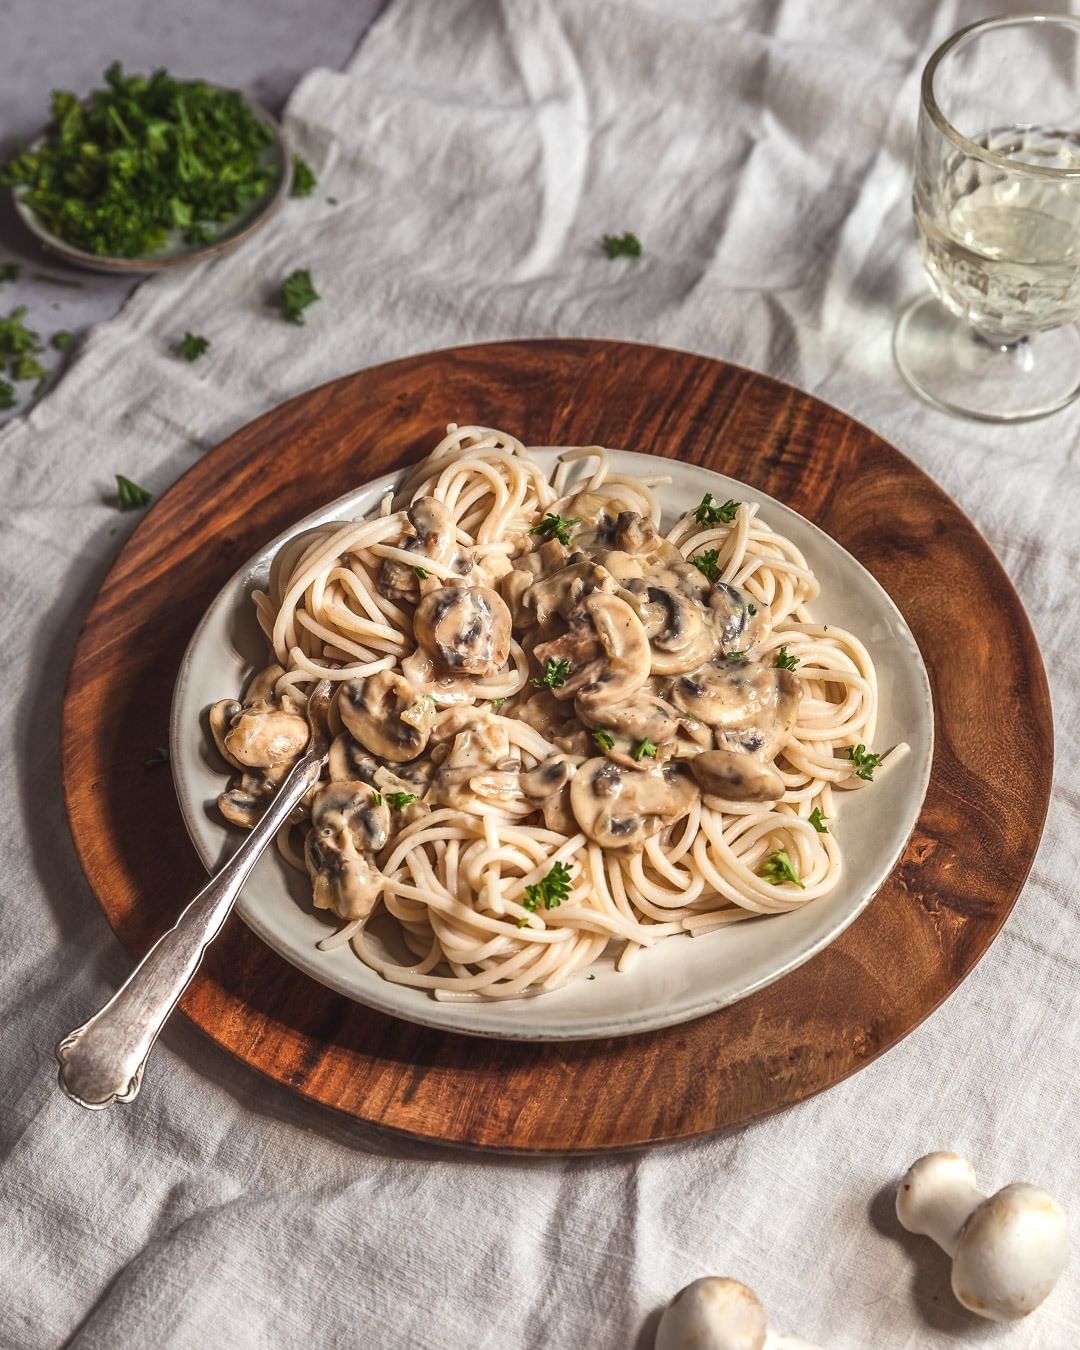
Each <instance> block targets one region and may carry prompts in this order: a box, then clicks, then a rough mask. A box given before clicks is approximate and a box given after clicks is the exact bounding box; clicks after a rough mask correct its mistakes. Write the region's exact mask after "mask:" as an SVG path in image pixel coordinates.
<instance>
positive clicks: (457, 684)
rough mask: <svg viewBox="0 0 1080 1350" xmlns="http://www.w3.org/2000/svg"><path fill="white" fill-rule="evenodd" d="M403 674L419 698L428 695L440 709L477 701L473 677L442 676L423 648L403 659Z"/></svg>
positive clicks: (418, 648)
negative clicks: (450, 705)
mask: <svg viewBox="0 0 1080 1350" xmlns="http://www.w3.org/2000/svg"><path fill="white" fill-rule="evenodd" d="M401 674H402V676H403V677H404V678H405V679H406V680H408V682H409V683H410V684H411V685H412V687H413V688H414V689H415V690H416V691H417V697H420V696H422V695H425V694H426V695H427V696H428V697H429V698H430V699H431V700H432V702H433V703H435V704H437V705H438V706H439V707H444V706H446V705H449V704H454V703H473V702H475V700H476V689H475V687H474V683H473V679H472V676H471V675H444V674H442V673H441V671H438V670H436V669H435V662H434V660H433V659H432V658H431V657H430V656H429V655H428V653H427V652H426V651H425V650H424V649H423V647H417V649H416V651H414V652H410V653H409V655H408V656H406V657H404V658H403V659H402V662H401Z"/></svg>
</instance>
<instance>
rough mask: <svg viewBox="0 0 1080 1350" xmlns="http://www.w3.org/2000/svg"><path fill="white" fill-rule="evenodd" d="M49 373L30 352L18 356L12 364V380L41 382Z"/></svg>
mask: <svg viewBox="0 0 1080 1350" xmlns="http://www.w3.org/2000/svg"><path fill="white" fill-rule="evenodd" d="M48 373H49V372H48V371H47V370H46V369H45V367H44V366H43V365H42V364H41V362H40V361H39V360H38V359H37V357H36V356H32V355H31V354H30V353H29V352H24V353H23V354H22V356H16V357H15V359H14V360H13V361H12V363H11V378H12V379H13V380H40V379H43V378H44V377H45V376H46V375H48Z"/></svg>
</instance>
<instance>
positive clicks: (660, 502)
mask: <svg viewBox="0 0 1080 1350" xmlns="http://www.w3.org/2000/svg"><path fill="white" fill-rule="evenodd" d="M324 677H329V678H330V679H331V680H332V682H333V684H334V690H335V696H334V700H333V703H332V705H331V725H330V730H331V732H332V734H333V740H332V743H331V747H330V753H329V756H328V759H327V764H326V766H325V769H324V776H323V780H322V781H321V782H320V783H319V784H318V785H317V787H316V789H314V790H313V791H312V792H311V793H310V794H309V796H308V797H307V798H306V799H305V801H304V803H303V804H302V806H301V807H300V808H299V809H298V810H297V812H296V813H295V818H294V819H293V820H291V821H290V823H289V824H288V826H287V827H285V829H284V830H283V831H282V833H281V835H280V836H279V839H278V849H277V856H274V855H273V854H271V853H268V854H267V855H264V857H263V858H262V859H261V860H260V862H259V864H258V866H257V867H256V869H255V871H254V873H253V875H252V877H251V879H250V881H249V882H248V884H247V887H246V888H245V891H244V892H243V894H242V896H241V898H240V901H239V903H238V910H239V912H240V914H241V916H242V918H243V919H244V920H245V922H246V923H248V925H249V926H250V927H251V928H252V929H253V930H254V931H255V932H256V933H257V934H258V935H259V936H260V937H261V938H263V940H265V941H266V942H267V943H268V944H269V945H270V946H271V947H273V948H274V949H275V950H277V951H278V952H279V953H280V954H281V955H282V956H284V957H285V958H286V959H287V960H288V961H290V962H291V963H292V964H294V965H295V966H297V967H298V968H300V969H301V970H303V971H304V972H306V973H307V974H309V975H311V976H312V977H313V978H314V979H316V980H318V981H320V982H321V983H323V984H325V985H327V986H329V987H330V988H332V989H335V990H337V991H339V992H341V993H343V994H345V995H347V996H348V997H350V998H353V999H355V1000H357V1001H359V1002H361V1003H364V1004H367V1005H369V1006H372V1007H375V1008H377V1009H379V1010H381V1011H384V1012H386V1013H389V1014H391V1015H393V1016H396V1017H401V1018H405V1019H407V1020H409V1021H413V1022H418V1023H421V1024H424V1025H430V1026H436V1027H440V1028H442V1029H447V1030H452V1031H458V1032H464V1033H468V1034H474V1035H486V1036H496V1037H506V1038H512V1039H523V1040H560V1039H588V1038H600V1037H608V1036H619V1035H627V1034H631V1033H634V1032H641V1031H647V1030H652V1029H656V1028H660V1027H665V1026H670V1025H673V1024H676V1023H679V1022H683V1021H687V1020H690V1019H692V1018H696V1017H699V1016H702V1015H704V1014H706V1013H708V1012H712V1011H715V1010H716V1009H719V1008H722V1007H724V1006H727V1005H728V1004H731V1003H734V1002H736V1001H737V1000H739V999H741V998H744V997H746V996H747V995H748V994H750V993H752V992H753V991H754V990H756V989H759V988H761V987H763V986H764V985H766V984H769V983H770V982H772V981H774V980H776V979H779V978H781V977H782V976H783V975H784V974H786V973H787V972H789V971H791V970H793V969H794V968H795V967H797V966H799V965H801V964H802V963H803V962H805V961H807V960H809V959H810V958H811V957H812V956H813V955H814V954H815V953H816V952H818V951H820V950H821V949H822V948H823V947H824V946H826V945H827V944H828V943H829V942H831V941H833V940H834V939H835V938H836V937H837V936H839V934H840V933H841V932H843V931H844V929H845V928H846V927H847V926H848V925H849V924H850V923H852V922H853V921H854V919H855V918H856V917H857V916H858V915H859V914H860V913H861V912H862V910H863V909H864V908H865V907H866V905H867V904H868V903H869V902H870V900H871V899H872V897H873V896H874V894H875V893H876V891H877V890H878V889H879V887H880V886H881V884H882V882H883V881H884V880H885V878H886V877H887V876H888V874H889V872H890V871H891V869H892V868H893V866H894V865H895V863H896V861H897V859H898V858H899V856H900V853H901V851H902V850H903V847H904V844H905V842H906V840H907V838H908V836H909V835H910V833H911V831H912V829H913V827H914V825H915V821H916V819H917V817H918V813H919V808H920V806H921V804H922V801H923V797H924V795H925V792H926V788H927V783H928V781H929V774H930V765H931V758H932V749H933V709H932V702H931V696H930V688H929V682H928V679H927V675H926V670H925V668H924V665H923V662H922V659H921V657H920V654H919V651H918V647H917V645H916V643H915V640H914V638H913V637H912V635H911V633H910V631H909V629H908V627H907V625H906V623H905V622H904V619H903V617H902V615H901V614H900V612H899V611H898V610H897V608H896V606H895V605H894V604H893V602H892V601H891V600H890V599H889V597H888V595H887V594H886V592H885V591H884V590H883V589H882V588H881V586H880V585H879V584H878V583H877V582H876V581H875V580H874V578H873V577H872V576H871V575H870V574H869V573H868V572H867V571H866V570H865V569H864V568H862V567H861V566H860V564H859V563H858V562H857V561H856V560H855V559H854V558H853V557H851V555H850V554H848V553H847V552H845V551H844V550H843V549H842V548H841V547H840V546H839V545H838V544H837V543H836V542H835V541H834V540H832V539H831V538H830V537H829V536H828V535H827V534H825V533H824V532H823V531H821V530H820V529H818V528H817V527H816V526H814V525H813V524H811V523H810V522H809V521H807V520H805V519H803V518H802V517H801V516H799V515H798V514H797V513H795V512H794V511H792V510H790V509H789V508H788V507H786V506H784V505H783V504H782V503H781V502H778V501H776V500H774V499H773V498H770V497H768V496H766V495H765V494H763V493H761V492H758V491H756V490H754V489H753V488H751V487H749V486H747V485H745V484H742V483H739V482H737V481H736V480H734V479H730V478H727V477H724V476H723V475H720V474H716V473H713V472H711V471H709V470H705V469H702V468H700V467H699V466H696V465H691V464H686V463H682V462H681V461H678V460H670V459H665V458H661V457H657V456H652V455H649V454H646V453H640V452H638V451H635V450H633V449H629V448H625V449H605V448H603V447H600V446H572V447H550V446H548V447H527V446H526V444H524V443H523V442H522V441H520V440H518V439H517V438H516V437H515V436H514V435H512V434H510V433H508V432H504V431H498V430H494V429H492V428H487V427H478V426H458V425H456V424H453V423H451V424H450V425H449V427H448V430H447V433H446V435H445V436H444V437H443V438H442V439H441V440H439V441H438V443H437V444H436V445H435V447H434V449H433V450H432V451H431V453H430V454H429V455H428V456H427V457H426V458H424V459H423V460H422V461H420V462H419V463H418V464H415V465H413V466H411V467H409V468H406V469H404V470H402V471H401V472H399V473H396V474H393V475H389V476H386V477H383V478H379V479H376V480H374V481H373V482H370V483H367V484H364V485H362V486H358V488H357V489H356V490H355V491H354V492H350V493H349V494H347V495H346V496H344V497H341V498H338V499H337V500H336V501H333V502H330V503H328V504H327V505H326V506H325V507H324V508H322V509H321V510H319V511H317V512H315V513H314V514H312V515H309V516H307V517H306V518H305V519H303V520H301V521H298V522H297V524H296V525H295V526H294V527H292V528H290V529H289V530H288V531H286V532H285V534H283V535H281V536H280V537H279V538H277V539H276V540H274V541H272V542H271V543H270V544H269V545H268V546H267V547H266V548H265V549H264V550H262V551H261V552H260V553H259V554H258V555H257V556H256V557H254V558H252V559H251V560H250V561H249V562H248V563H247V564H245V566H244V567H243V568H241V569H240V571H239V572H238V573H237V574H236V575H235V576H234V577H233V578H232V579H231V580H230V581H229V582H228V584H227V585H226V586H225V587H224V588H223V590H222V591H221V593H220V594H219V595H218V597H217V598H216V600H215V601H214V602H213V604H212V605H211V606H210V608H209V610H208V611H207V613H206V615H205V617H204V618H203V620H202V623H201V624H200V626H199V628H198V629H197V631H196V633H195V635H194V636H193V638H192V640H191V643H190V645H189V647H188V650H187V653H186V655H185V657H184V661H183V663H182V666H181V669H180V672H179V676H178V679H177V682H176V687H175V691H174V698H173V707H172V718H171V747H170V749H171V754H170V759H171V763H172V767H173V774H174V779H175V782H176V787H177V792H178V796H179V800H180V805H181V810H182V813H183V816H184V820H185V823H186V825H187V828H188V831H189V833H190V835H191V838H192V840H193V842H194V844H195V847H196V849H197V850H198V853H199V855H200V857H201V859H202V861H203V862H204V864H205V865H206V866H207V867H208V868H212V867H215V866H217V865H218V864H219V863H220V861H221V859H222V857H223V856H224V855H225V854H226V853H227V852H228V851H229V850H230V849H231V848H232V847H234V845H235V840H236V839H237V838H238V834H237V831H239V830H242V829H244V828H250V826H251V825H252V824H253V823H254V821H255V820H257V819H258V816H259V814H260V813H261V811H262V809H263V808H264V807H265V803H266V801H267V800H268V798H269V797H270V796H271V795H272V794H273V791H274V789H275V787H276V785H277V784H278V783H279V782H280V781H281V780H282V779H283V777H284V775H285V774H286V773H287V771H288V768H289V766H290V764H291V763H292V761H293V760H294V759H295V757H296V756H297V755H298V754H299V753H300V751H301V750H302V748H303V745H304V741H305V738H306V724H305V721H304V717H303V712H304V705H305V702H306V697H307V694H308V692H309V691H310V689H311V688H312V687H313V686H314V684H315V683H316V682H317V681H318V680H319V679H321V678H324ZM870 917H871V918H872V916H870Z"/></svg>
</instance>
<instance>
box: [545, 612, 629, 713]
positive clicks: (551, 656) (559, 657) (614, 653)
mask: <svg viewBox="0 0 1080 1350" xmlns="http://www.w3.org/2000/svg"><path fill="white" fill-rule="evenodd" d="M534 650H535V655H536V659H537V660H538V661H539V662H540V663H541V665H542V666H546V664H547V662H548V661H569V662H570V674H569V677H568V678H567V680H566V682H565V684H563V685H561V686H560V687H559V688H558V689H555V690H553V693H554V694H555V697H556V698H559V699H565V698H571V697H573V696H574V695H576V696H577V700H578V707H579V708H582V707H584V708H585V709H587V710H589V711H590V712H593V711H595V710H596V709H598V708H599V707H601V706H602V705H605V704H609V703H611V702H613V701H617V700H619V699H624V698H627V697H628V696H629V695H630V694H632V693H634V692H635V690H638V689H640V688H641V686H642V685H643V684H644V683H645V681H646V680H647V679H648V678H649V668H650V664H651V660H652V658H651V654H650V651H649V640H648V638H647V637H646V636H645V630H644V629H643V628H642V626H641V620H640V619H639V618H638V617H637V615H636V614H635V613H634V611H633V610H632V609H631V608H630V606H629V605H628V604H627V603H626V601H625V600H620V599H619V597H618V596H616V595H605V594H603V593H602V592H598V593H596V594H594V595H589V596H586V597H585V599H584V600H583V601H582V603H581V605H580V606H579V607H578V608H577V609H576V610H575V611H574V612H573V614H571V616H570V628H569V632H567V633H565V634H564V635H563V636H562V637H559V638H555V639H554V641H552V642H545V643H541V644H540V645H539V646H537V647H536V648H535V649H534Z"/></svg>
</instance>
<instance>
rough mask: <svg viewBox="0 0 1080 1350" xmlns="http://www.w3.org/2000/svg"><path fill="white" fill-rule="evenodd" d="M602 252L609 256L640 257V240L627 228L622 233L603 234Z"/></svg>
mask: <svg viewBox="0 0 1080 1350" xmlns="http://www.w3.org/2000/svg"><path fill="white" fill-rule="evenodd" d="M604 252H605V253H606V254H607V255H608V257H609V258H640V257H641V240H640V239H639V238H638V237H637V235H636V234H631V233H630V231H629V230H627V231H626V232H625V233H624V234H605V235H604Z"/></svg>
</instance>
